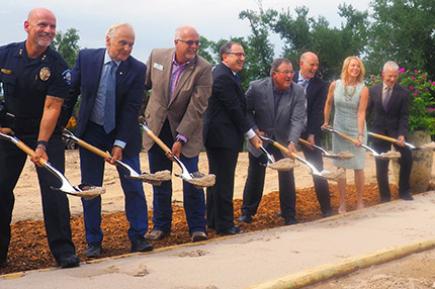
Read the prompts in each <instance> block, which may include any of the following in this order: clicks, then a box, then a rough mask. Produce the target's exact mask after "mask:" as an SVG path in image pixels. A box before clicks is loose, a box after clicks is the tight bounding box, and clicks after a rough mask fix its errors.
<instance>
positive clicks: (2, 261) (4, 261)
mask: <svg viewBox="0 0 435 289" xmlns="http://www.w3.org/2000/svg"><path fill="white" fill-rule="evenodd" d="M7 265H8V262H7V261H6V260H1V261H0V268H6V266H7Z"/></svg>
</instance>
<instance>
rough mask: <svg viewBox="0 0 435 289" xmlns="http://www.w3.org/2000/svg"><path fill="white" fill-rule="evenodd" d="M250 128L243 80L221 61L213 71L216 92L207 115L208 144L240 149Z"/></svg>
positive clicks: (216, 146)
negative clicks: (242, 84) (241, 81)
mask: <svg viewBox="0 0 435 289" xmlns="http://www.w3.org/2000/svg"><path fill="white" fill-rule="evenodd" d="M249 128H250V127H249V123H248V119H247V111H246V99H245V94H244V92H243V89H242V87H241V86H240V81H239V80H237V78H236V77H235V76H234V74H233V72H232V71H231V69H229V68H228V67H227V66H225V65H224V64H222V63H220V64H218V65H217V66H216V67H215V68H214V70H213V88H212V94H211V96H210V98H209V100H208V108H207V111H206V113H205V116H204V144H205V146H206V147H210V148H226V149H232V150H237V151H239V150H241V149H242V146H243V139H244V134H245V133H246V132H247V131H248V130H249Z"/></svg>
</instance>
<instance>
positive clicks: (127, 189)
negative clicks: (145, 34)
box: [66, 23, 153, 258]
mask: <svg viewBox="0 0 435 289" xmlns="http://www.w3.org/2000/svg"><path fill="white" fill-rule="evenodd" d="M105 42H106V47H105V48H99V49H84V50H82V51H80V53H79V56H78V58H77V62H76V64H75V66H74V68H73V70H72V78H71V79H72V81H71V91H72V94H71V99H70V100H69V101H68V103H67V105H66V106H67V107H68V108H69V112H71V111H72V109H73V107H74V104H75V102H76V101H77V97H78V96H79V95H80V97H81V98H80V99H81V102H80V111H79V117H78V124H77V131H76V134H77V135H78V136H79V137H81V138H82V139H83V140H85V141H86V142H88V143H90V144H92V145H94V146H96V147H98V148H99V149H101V150H103V151H110V152H111V157H110V158H108V159H107V160H106V161H107V162H110V163H111V164H114V163H115V162H116V160H122V161H123V162H124V163H126V164H128V165H129V166H130V167H132V168H133V169H134V170H135V171H137V172H140V161H139V152H140V150H141V134H140V129H139V123H138V117H139V110H140V107H141V105H142V100H143V95H144V91H145V85H144V83H145V70H146V67H145V65H144V64H143V63H142V62H140V61H138V60H136V59H135V58H133V57H132V56H131V55H130V54H131V52H132V50H133V45H134V42H135V34H134V30H133V27H131V26H130V25H129V24H127V23H121V24H116V25H113V26H111V27H110V28H109V29H108V30H107V33H106V37H105ZM80 170H81V176H82V183H83V184H87V185H92V186H101V185H102V184H103V174H104V160H103V159H102V158H101V157H99V156H97V155H95V154H93V153H91V152H89V151H87V150H85V149H82V148H80ZM118 173H119V178H120V181H121V187H122V190H123V191H124V196H125V211H126V216H127V220H128V222H129V224H130V227H129V229H128V237H129V239H130V242H131V251H132V252H144V251H150V250H152V249H153V247H152V245H151V244H150V243H149V242H148V241H147V240H145V233H146V232H147V230H148V212H147V203H146V199H145V194H144V189H143V185H142V182H140V181H137V180H131V179H128V178H126V177H125V172H123V171H121V170H120V169H119V167H118ZM82 203H83V213H84V219H85V229H86V241H87V243H88V248H87V251H86V255H87V257H89V258H95V257H99V256H100V255H101V254H102V241H103V232H102V230H101V197H100V196H98V197H97V198H94V199H92V200H85V199H83V200H82Z"/></svg>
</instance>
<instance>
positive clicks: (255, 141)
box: [249, 135, 263, 149]
mask: <svg viewBox="0 0 435 289" xmlns="http://www.w3.org/2000/svg"><path fill="white" fill-rule="evenodd" d="M249 142H250V143H251V145H252V146H253V147H254V148H256V149H259V148H260V147H261V146H262V145H263V142H262V141H261V139H260V138H259V137H258V135H255V136H254V137H253V138H250V139H249Z"/></svg>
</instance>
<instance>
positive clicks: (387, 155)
mask: <svg viewBox="0 0 435 289" xmlns="http://www.w3.org/2000/svg"><path fill="white" fill-rule="evenodd" d="M324 129H325V130H326V131H329V132H330V133H335V134H336V135H338V136H340V137H341V138H342V139H344V140H346V141H348V142H350V143H353V144H357V143H358V141H357V140H356V139H354V138H352V137H350V136H348V135H347V134H345V133H343V132H340V131H338V130H336V129H334V128H332V127H326V128H324ZM361 147H362V148H363V149H365V150H366V151H369V152H370V153H371V154H372V155H373V156H374V157H375V158H379V159H398V158H400V153H399V152H396V151H388V152H385V153H378V152H377V151H375V150H374V149H372V148H371V147H369V146H368V145H365V144H361Z"/></svg>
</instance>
